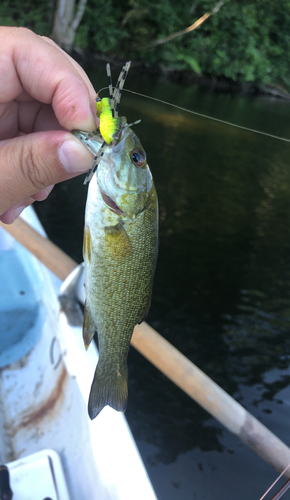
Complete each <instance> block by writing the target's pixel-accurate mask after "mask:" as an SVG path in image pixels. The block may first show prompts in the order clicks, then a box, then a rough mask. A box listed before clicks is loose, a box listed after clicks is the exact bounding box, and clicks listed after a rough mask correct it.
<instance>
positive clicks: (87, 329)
mask: <svg viewBox="0 0 290 500" xmlns="http://www.w3.org/2000/svg"><path fill="white" fill-rule="evenodd" d="M95 333H97V330H96V328H95V325H94V322H93V319H92V315H91V313H90V310H89V308H88V307H87V304H86V303H85V309H84V321H83V339H84V344H85V348H86V350H87V349H88V348H89V345H90V343H91V341H92V340H93V338H94V335H95Z"/></svg>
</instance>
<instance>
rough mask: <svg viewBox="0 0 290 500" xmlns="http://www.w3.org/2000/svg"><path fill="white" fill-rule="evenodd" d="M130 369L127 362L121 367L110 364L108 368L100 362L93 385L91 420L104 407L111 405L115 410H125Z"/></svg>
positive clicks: (90, 404)
mask: <svg viewBox="0 0 290 500" xmlns="http://www.w3.org/2000/svg"><path fill="white" fill-rule="evenodd" d="M127 379H128V369H127V365H126V364H125V365H124V366H123V367H120V364H119V363H118V362H117V363H116V366H115V367H114V366H112V364H111V366H110V368H109V369H108V368H107V367H106V366H104V365H103V364H102V363H100V361H99V362H98V365H97V368H96V371H95V376H94V380H93V383H92V387H91V392H90V397H89V404H88V412H89V417H90V419H91V420H93V419H94V418H96V417H97V415H99V413H100V412H101V411H102V409H103V408H104V407H105V406H107V405H109V406H111V407H112V408H114V410H117V411H122V412H124V411H125V410H126V408H127V401H128V385H127Z"/></svg>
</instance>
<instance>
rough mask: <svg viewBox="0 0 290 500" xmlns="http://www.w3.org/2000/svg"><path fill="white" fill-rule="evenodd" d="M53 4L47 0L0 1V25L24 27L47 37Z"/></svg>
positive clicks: (50, 24)
mask: <svg viewBox="0 0 290 500" xmlns="http://www.w3.org/2000/svg"><path fill="white" fill-rule="evenodd" d="M53 7H54V2H53V1H51V0H50V1H48V0H38V1H37V2H35V0H1V2H0V25H1V26H25V27H26V28H30V29H32V30H33V31H35V32H36V33H38V34H39V35H46V36H49V34H50V30H51V26H52V14H51V12H52V11H53Z"/></svg>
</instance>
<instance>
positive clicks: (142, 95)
mask: <svg viewBox="0 0 290 500" xmlns="http://www.w3.org/2000/svg"><path fill="white" fill-rule="evenodd" d="M107 89H108V87H103V88H102V89H101V90H99V92H98V93H100V92H102V91H103V90H107ZM123 92H130V94H135V95H138V96H140V97H145V98H146V99H151V100H152V101H156V102H160V103H161V104H165V105H166V106H171V107H172V108H176V109H179V110H180V111H185V112H186V113H190V114H192V115H196V116H200V117H201V118H206V119H207V120H213V121H215V122H218V123H222V124H223V125H228V126H230V127H235V128H239V129H241V130H245V131H246V132H252V133H254V134H259V135H264V136H266V137H270V138H271V139H278V140H279V141H283V142H288V143H290V139H287V137H280V136H279V135H275V134H270V133H268V132H262V131H261V130H256V129H253V128H249V127H244V126H243V125H237V124H236V123H231V122H227V121H226V120H221V119H220V118H214V117H213V116H209V115H205V114H203V113H198V112H197V111H192V110H191V109H187V108H183V107H182V106H178V105H177V104H172V103H171V102H167V101H163V100H162V99H158V98H157V97H151V96H149V95H145V94H140V92H135V91H134V90H129V89H123Z"/></svg>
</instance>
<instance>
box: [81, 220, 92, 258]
mask: <svg viewBox="0 0 290 500" xmlns="http://www.w3.org/2000/svg"><path fill="white" fill-rule="evenodd" d="M91 251H92V238H91V232H90V228H89V226H85V230H84V242H83V256H84V260H85V261H86V262H87V263H88V264H89V263H90V262H91Z"/></svg>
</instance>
